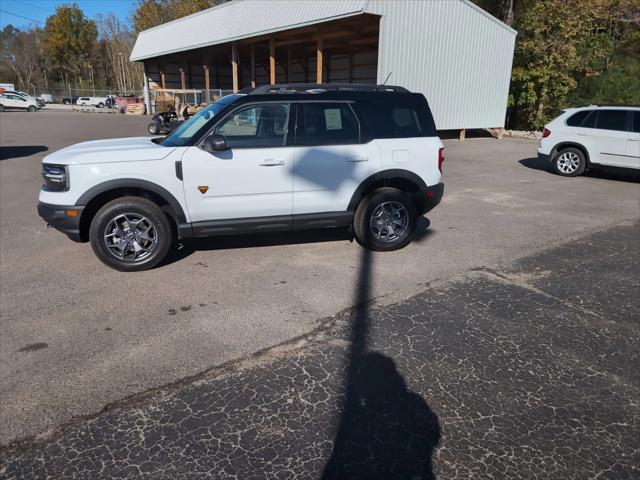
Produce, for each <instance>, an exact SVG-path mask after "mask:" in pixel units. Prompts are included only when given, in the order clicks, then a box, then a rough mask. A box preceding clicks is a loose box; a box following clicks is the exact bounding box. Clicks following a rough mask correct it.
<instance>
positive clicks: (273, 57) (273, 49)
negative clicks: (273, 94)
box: [269, 38, 276, 85]
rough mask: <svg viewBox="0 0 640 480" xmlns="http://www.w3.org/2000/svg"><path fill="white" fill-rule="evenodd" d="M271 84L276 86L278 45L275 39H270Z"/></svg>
mask: <svg viewBox="0 0 640 480" xmlns="http://www.w3.org/2000/svg"><path fill="white" fill-rule="evenodd" d="M269 83H270V84H271V85H275V84H276V44H275V42H274V40H273V38H271V39H269Z"/></svg>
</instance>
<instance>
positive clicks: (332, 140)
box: [297, 103, 360, 145]
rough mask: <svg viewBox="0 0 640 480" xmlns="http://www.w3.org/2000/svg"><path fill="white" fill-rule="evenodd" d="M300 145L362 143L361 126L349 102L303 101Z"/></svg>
mask: <svg viewBox="0 0 640 480" xmlns="http://www.w3.org/2000/svg"><path fill="white" fill-rule="evenodd" d="M301 105H302V116H303V125H304V127H303V128H302V129H301V131H300V133H299V137H298V138H297V143H298V144H299V145H348V144H354V143H360V126H359V124H358V120H357V119H356V117H355V115H354V114H353V110H351V107H350V106H349V104H347V103H302V104H301Z"/></svg>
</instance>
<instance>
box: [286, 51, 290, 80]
mask: <svg viewBox="0 0 640 480" xmlns="http://www.w3.org/2000/svg"><path fill="white" fill-rule="evenodd" d="M290 72H291V47H287V83H291V73H290Z"/></svg>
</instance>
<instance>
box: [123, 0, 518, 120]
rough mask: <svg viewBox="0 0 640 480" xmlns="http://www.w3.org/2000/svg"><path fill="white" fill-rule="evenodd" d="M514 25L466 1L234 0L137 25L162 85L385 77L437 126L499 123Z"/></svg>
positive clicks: (143, 51)
mask: <svg viewBox="0 0 640 480" xmlns="http://www.w3.org/2000/svg"><path fill="white" fill-rule="evenodd" d="M515 37H516V31H515V30H513V29H512V28H510V27H508V26H507V25H505V24H504V23H502V22H500V21H499V20H497V19H496V18H494V17H492V16H491V15H489V14H488V13H486V12H485V11H483V10H482V9H480V8H479V7H477V6H475V5H474V4H473V3H471V2H470V1H468V0H235V1H232V2H228V3H224V4H222V5H219V6H217V7H214V8H210V9H208V10H204V11H202V12H199V13H196V14H194V15H190V16H188V17H184V18H181V19H179V20H175V21H173V22H169V23H166V24H163V25H160V26H158V27H155V28H151V29H149V30H145V31H144V32H141V33H140V35H139V36H138V39H137V41H136V44H135V46H134V49H133V52H132V54H131V60H132V61H141V62H144V66H145V72H146V77H148V78H150V79H152V80H153V81H155V82H156V83H158V84H159V85H161V86H162V88H183V89H184V88H198V89H203V90H206V91H207V92H208V91H210V90H211V89H218V88H220V89H233V90H239V89H242V88H245V87H250V86H255V85H260V84H267V83H272V84H273V83H284V82H296V83H297V82H317V83H327V82H328V83H332V82H340V83H346V82H348V83H383V82H385V80H387V79H388V80H387V81H388V83H390V84H393V85H400V86H404V87H407V88H408V89H410V90H411V91H415V92H422V93H423V94H424V95H425V96H426V97H427V100H428V101H429V104H430V105H431V109H432V111H433V115H434V118H435V121H436V126H437V128H438V129H440V130H445V129H467V128H491V127H493V128H496V127H502V126H503V125H504V119H505V112H506V107H507V96H508V91H509V79H510V75H511V64H512V59H513V50H514V45H515Z"/></svg>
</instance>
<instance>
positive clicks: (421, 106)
mask: <svg viewBox="0 0 640 480" xmlns="http://www.w3.org/2000/svg"><path fill="white" fill-rule="evenodd" d="M358 110H359V113H362V116H363V117H364V120H365V122H366V124H367V126H368V127H369V129H370V130H371V133H372V134H373V136H374V137H375V138H408V137H432V136H435V135H436V127H435V124H434V122H433V117H432V116H431V111H430V110H429V106H428V105H427V101H426V100H425V98H424V97H423V96H422V95H420V94H389V95H384V94H383V95H380V97H379V98H378V99H375V100H373V99H372V100H369V99H367V100H362V101H359V102H358Z"/></svg>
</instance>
